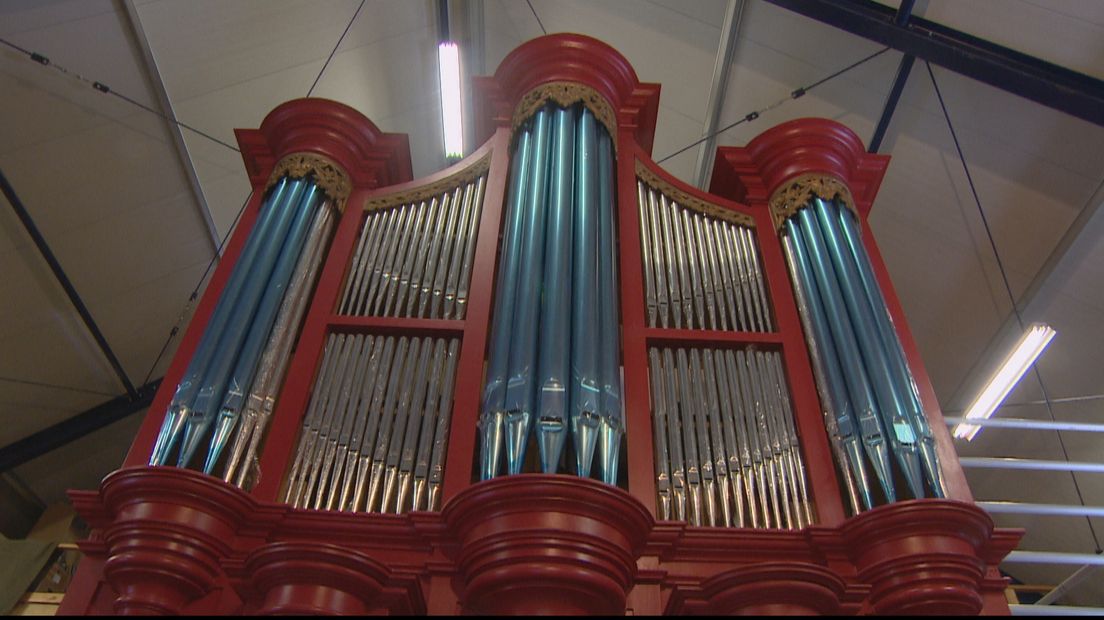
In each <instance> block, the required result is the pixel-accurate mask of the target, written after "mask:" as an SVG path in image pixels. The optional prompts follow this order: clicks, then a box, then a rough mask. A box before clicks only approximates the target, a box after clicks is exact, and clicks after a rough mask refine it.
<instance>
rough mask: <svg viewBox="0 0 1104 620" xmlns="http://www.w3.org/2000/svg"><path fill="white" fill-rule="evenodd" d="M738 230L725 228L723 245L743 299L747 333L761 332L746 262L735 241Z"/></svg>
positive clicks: (732, 227) (729, 227)
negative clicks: (726, 250)
mask: <svg viewBox="0 0 1104 620" xmlns="http://www.w3.org/2000/svg"><path fill="white" fill-rule="evenodd" d="M739 229H740V226H739V225H736V224H729V225H726V226H725V239H724V244H725V247H726V248H727V249H728V255H729V256H730V257H731V262H732V272H733V273H732V275H733V278H734V282H733V284H734V285H735V286H736V288H737V289H739V291H740V296H741V297H742V298H743V307H744V311H745V312H746V313H747V314H746V316H745V321H746V324H747V331H762V327H760V325H759V321H758V320H757V319H758V314H757V313H756V311H755V304H754V303H752V298H751V279H750V278H749V276H748V265H747V260H746V258H745V257H744V252H743V248H742V246H741V245H740V243H739V242H738V241H737V240H736V238H737V236H739V234H740V232H739ZM734 294H735V293H734Z"/></svg>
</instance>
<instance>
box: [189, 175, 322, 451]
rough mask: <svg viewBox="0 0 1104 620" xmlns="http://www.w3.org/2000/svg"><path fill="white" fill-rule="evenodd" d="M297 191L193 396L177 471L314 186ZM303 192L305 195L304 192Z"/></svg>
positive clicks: (205, 424) (204, 424)
mask: <svg viewBox="0 0 1104 620" xmlns="http://www.w3.org/2000/svg"><path fill="white" fill-rule="evenodd" d="M297 189H298V190H299V191H297V192H296V193H293V194H292V198H291V199H290V200H289V208H287V209H285V210H284V212H283V213H280V214H278V216H277V217H278V220H277V222H276V227H275V231H274V235H273V240H274V241H273V242H272V243H271V244H270V245H268V246H266V247H264V248H262V249H261V252H260V254H259V255H258V257H257V261H256V262H255V263H254V265H253V268H252V269H251V270H250V273H249V276H248V277H247V278H246V280H245V283H244V288H243V289H242V292H241V295H240V296H239V298H238V300H237V303H236V304H235V305H234V310H233V312H232V313H231V316H230V320H229V322H228V323H227V324H226V330H225V331H224V333H223V334H222V337H221V338H219V342H218V347H217V351H216V353H215V356H214V358H212V360H211V364H210V365H209V366H208V367H207V372H206V374H205V375H204V377H203V382H202V384H201V386H200V388H199V392H198V393H197V394H196V398H195V402H194V403H193V405H192V410H191V412H190V414H189V415H188V420H187V425H186V426H185V428H184V437H183V439H182V440H181V447H180V455H179V458H178V459H177V467H186V466H187V465H188V463H189V462H191V459H192V456H193V455H194V454H195V451H196V449H198V447H199V444H200V442H201V440H202V436H203V433H204V431H206V430H207V429H208V428H209V426H210V424H211V422H212V421H213V419H214V416H215V414H216V413H217V411H216V408H217V407H218V406H219V404H220V403H221V402H222V395H223V392H224V391H225V390H226V383H227V381H228V380H229V378H230V376H229V375H230V370H231V368H232V367H233V365H234V362H235V360H236V359H237V356H238V353H239V352H240V351H241V345H242V342H243V341H244V340H245V337H246V334H247V331H248V327H249V325H250V323H251V321H252V320H253V317H254V315H255V314H256V311H257V304H258V302H259V301H260V298H261V295H262V293H263V292H264V287H265V285H266V284H267V283H268V280H269V277H270V276H271V275H272V270H273V268H274V267H275V264H276V258H277V256H278V253H279V251H280V249H281V248H282V247H283V245H284V240H285V239H286V238H287V234H288V230H289V229H290V228H291V226H292V223H293V222H294V221H295V220H296V219H297V216H298V215H299V214H300V213H301V212H302V210H303V208H304V207H305V205H304V203H305V202H306V201H305V200H304V199H303V197H304V194H306V195H307V196H310V197H313V195H314V192H315V191H316V187H315V186H314V184H313V183H311V184H309V186H308V185H305V184H301V185H299V186H298V188H297ZM304 190H305V191H304Z"/></svg>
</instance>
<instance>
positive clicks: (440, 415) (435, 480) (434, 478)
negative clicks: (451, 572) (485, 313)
mask: <svg viewBox="0 0 1104 620" xmlns="http://www.w3.org/2000/svg"><path fill="white" fill-rule="evenodd" d="M459 348H460V339H459V338H453V339H452V340H451V341H449V349H448V362H447V363H446V364H445V376H444V385H443V386H442V388H441V402H440V405H439V409H438V410H437V429H436V431H435V432H434V433H433V454H432V456H431V457H430V461H429V483H428V484H427V486H428V487H429V503H428V506H429V509H430V510H437V508H438V507H439V505H440V503H441V485H442V484H444V480H445V456H446V454H445V453H446V448H447V447H448V435H449V423H450V422H451V420H452V391H453V385H454V383H455V380H456V363H457V358H458V357H459V355H458V350H459Z"/></svg>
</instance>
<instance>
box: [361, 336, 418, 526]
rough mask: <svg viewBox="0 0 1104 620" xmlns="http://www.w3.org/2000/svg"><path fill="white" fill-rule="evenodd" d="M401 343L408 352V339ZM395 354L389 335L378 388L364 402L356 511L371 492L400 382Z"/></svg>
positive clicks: (376, 384) (400, 360)
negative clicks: (371, 473) (375, 457)
mask: <svg viewBox="0 0 1104 620" xmlns="http://www.w3.org/2000/svg"><path fill="white" fill-rule="evenodd" d="M399 341H400V346H399V347H398V348H399V349H401V350H402V351H403V353H405V351H406V348H405V347H406V345H405V344H403V341H405V339H403V338H400V339H399ZM395 355H396V345H395V336H387V337H386V338H385V339H384V342H383V354H382V358H381V359H380V362H379V366H378V367H377V369H376V372H375V373H374V374H375V376H374V377H373V378H374V381H375V385H374V386H372V390H371V393H370V394H369V393H367V392H365V395H364V396H365V400H364V401H362V402H367V407H368V409H367V412H368V419H367V421H365V423H364V432H363V433H362V434H361V437H360V448H359V450H357V454H358V456H357V471H356V481H355V482H354V484H353V499H352V502H351V504H350V508H349V510H352V511H354V512H356V511H359V510H360V505H361V502H363V501H364V499H365V497H364V496H365V492H366V491H367V490H368V470H369V468H370V467H371V465H372V453H373V451H374V450H375V446H376V440H377V439H378V435H379V422H380V417H382V415H383V408H384V405H385V403H386V399H387V397H388V395H389V394H392V393H394V392H395V391H396V390H395V384H396V382H397V381H398V379H397V378H396V377H397V375H398V374H399V371H400V370H401V369H402V358H401V357H399V358H398V359H396V357H395ZM369 398H370V401H369V400H368V399H369ZM362 406H363V405H362Z"/></svg>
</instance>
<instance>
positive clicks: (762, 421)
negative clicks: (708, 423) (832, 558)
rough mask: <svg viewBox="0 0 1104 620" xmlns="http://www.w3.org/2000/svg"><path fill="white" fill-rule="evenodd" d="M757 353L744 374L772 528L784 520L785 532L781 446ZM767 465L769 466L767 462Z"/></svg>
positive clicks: (789, 525) (788, 516)
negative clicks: (751, 398) (747, 377)
mask: <svg viewBox="0 0 1104 620" xmlns="http://www.w3.org/2000/svg"><path fill="white" fill-rule="evenodd" d="M759 353H760V352H759V351H748V352H747V354H746V355H747V364H748V374H749V375H750V376H751V386H752V393H753V394H755V401H756V405H757V406H756V411H755V413H756V418H757V419H758V421H759V440H760V442H761V445H762V447H763V462H764V466H765V467H767V474H768V476H769V479H770V484H771V501H772V502H773V503H774V510H775V513H774V517H775V525H776V526H777V527H779V528H781V527H783V521H782V519H780V518H779V516H784V517H785V527H786V529H793V527H794V520H793V512H792V511H791V510H790V503H789V501H788V495H789V482H788V480H787V479H786V470H785V468H784V467H783V466H782V442H781V440H780V439H779V437H778V433H777V429H776V428H775V424H774V422H775V420H774V415H773V412H772V407H771V400H770V397H769V395H768V393H767V388H766V386H765V385H764V381H765V379H766V377H765V374H764V372H763V368H762V367H761V366H760V365H759V357H758V356H759ZM768 461H769V462H768Z"/></svg>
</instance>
